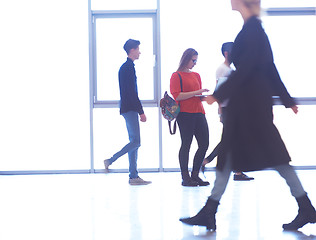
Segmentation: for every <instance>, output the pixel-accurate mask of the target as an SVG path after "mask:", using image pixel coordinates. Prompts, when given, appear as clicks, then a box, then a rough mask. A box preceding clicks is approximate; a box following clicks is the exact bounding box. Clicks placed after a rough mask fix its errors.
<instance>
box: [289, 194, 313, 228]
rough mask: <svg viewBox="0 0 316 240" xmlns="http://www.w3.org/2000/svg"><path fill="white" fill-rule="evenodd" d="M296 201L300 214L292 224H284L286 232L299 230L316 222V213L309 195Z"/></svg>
mask: <svg viewBox="0 0 316 240" xmlns="http://www.w3.org/2000/svg"><path fill="white" fill-rule="evenodd" d="M296 201H297V203H298V207H299V209H298V214H297V216H296V218H295V219H294V220H293V221H292V222H291V223H288V224H283V229H284V230H297V229H299V228H301V227H303V226H304V225H305V224H307V223H315V222H316V211H315V208H314V207H313V205H312V203H311V201H310V200H309V198H308V196H307V194H306V195H304V196H302V197H299V198H296Z"/></svg>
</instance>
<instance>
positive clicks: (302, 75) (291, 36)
mask: <svg viewBox="0 0 316 240" xmlns="http://www.w3.org/2000/svg"><path fill="white" fill-rule="evenodd" d="M263 25H264V28H265V29H266V32H267V34H268V36H269V39H270V42H271V46H272V49H273V54H274V60H275V63H276V66H277V68H278V70H279V73H280V76H281V79H282V80H283V82H284V83H285V85H286V87H287V89H288V91H289V92H290V94H291V95H292V96H293V97H315V96H316V91H315V89H316V81H315V79H316V72H315V70H314V69H315V55H316V45H315V42H316V31H311V29H316V16H277V17H274V16H273V17H272V16H268V17H264V18H263Z"/></svg>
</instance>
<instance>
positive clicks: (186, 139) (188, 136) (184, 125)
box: [177, 112, 197, 186]
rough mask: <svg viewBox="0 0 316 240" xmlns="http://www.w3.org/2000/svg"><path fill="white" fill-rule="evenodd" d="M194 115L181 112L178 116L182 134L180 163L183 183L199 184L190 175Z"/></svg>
mask: <svg viewBox="0 0 316 240" xmlns="http://www.w3.org/2000/svg"><path fill="white" fill-rule="evenodd" d="M194 121H195V120H194V115H193V114H191V113H182V112H180V113H179V115H178V117H177V123H178V126H179V130H180V136H181V147H180V150H179V164H180V169H181V175H182V180H183V182H182V185H184V186H197V183H196V182H194V181H192V179H191V177H190V175H189V168H188V164H189V152H190V147H191V143H192V139H193V132H194Z"/></svg>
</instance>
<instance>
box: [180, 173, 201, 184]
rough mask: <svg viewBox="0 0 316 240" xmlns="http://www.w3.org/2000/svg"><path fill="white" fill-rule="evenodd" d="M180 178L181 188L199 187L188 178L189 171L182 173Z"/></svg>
mask: <svg viewBox="0 0 316 240" xmlns="http://www.w3.org/2000/svg"><path fill="white" fill-rule="evenodd" d="M181 176H182V186H185V187H197V186H199V184H198V182H197V181H195V180H193V179H192V178H191V177H190V175H189V171H182V172H181Z"/></svg>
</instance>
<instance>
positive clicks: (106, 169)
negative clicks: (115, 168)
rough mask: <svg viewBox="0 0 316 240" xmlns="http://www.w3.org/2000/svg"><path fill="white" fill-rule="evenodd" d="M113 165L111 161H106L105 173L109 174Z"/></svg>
mask: <svg viewBox="0 0 316 240" xmlns="http://www.w3.org/2000/svg"><path fill="white" fill-rule="evenodd" d="M110 165H111V163H110V159H105V160H104V167H105V173H109V172H110V171H109V166H110Z"/></svg>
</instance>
